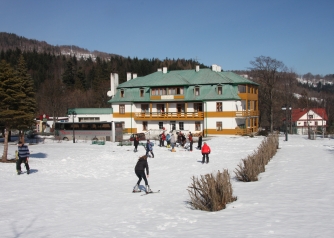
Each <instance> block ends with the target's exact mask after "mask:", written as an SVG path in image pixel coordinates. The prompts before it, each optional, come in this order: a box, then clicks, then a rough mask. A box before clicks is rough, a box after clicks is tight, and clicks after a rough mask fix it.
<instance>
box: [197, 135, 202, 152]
mask: <svg viewBox="0 0 334 238" xmlns="http://www.w3.org/2000/svg"><path fill="white" fill-rule="evenodd" d="M197 149H199V150H201V149H202V133H200V134H199V136H198V144H197Z"/></svg>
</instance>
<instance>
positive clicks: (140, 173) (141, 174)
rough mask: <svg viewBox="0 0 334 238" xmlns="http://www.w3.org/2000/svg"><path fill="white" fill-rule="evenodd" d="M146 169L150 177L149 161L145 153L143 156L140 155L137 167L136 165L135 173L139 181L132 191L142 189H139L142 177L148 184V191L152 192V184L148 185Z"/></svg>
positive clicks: (146, 184)
mask: <svg viewBox="0 0 334 238" xmlns="http://www.w3.org/2000/svg"><path fill="white" fill-rule="evenodd" d="M145 170H146V174H147V177H149V169H148V163H147V156H146V155H143V156H141V157H139V159H138V161H137V164H136V167H135V173H136V175H137V177H138V182H137V184H136V186H135V187H134V188H133V191H132V192H134V193H135V192H140V191H141V190H140V189H139V184H140V182H141V180H142V179H144V181H145V186H146V193H149V192H151V189H150V186H149V185H148V182H147V178H146V175H145Z"/></svg>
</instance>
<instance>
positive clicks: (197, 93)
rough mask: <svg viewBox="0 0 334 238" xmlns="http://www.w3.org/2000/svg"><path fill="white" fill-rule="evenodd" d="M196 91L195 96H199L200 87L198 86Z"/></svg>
mask: <svg viewBox="0 0 334 238" xmlns="http://www.w3.org/2000/svg"><path fill="white" fill-rule="evenodd" d="M194 91H195V92H194V94H195V96H199V87H198V86H196V87H195V89H194Z"/></svg>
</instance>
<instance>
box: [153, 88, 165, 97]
mask: <svg viewBox="0 0 334 238" xmlns="http://www.w3.org/2000/svg"><path fill="white" fill-rule="evenodd" d="M166 94H167V89H166V88H152V89H151V95H153V96H154V95H155V96H159V95H166Z"/></svg>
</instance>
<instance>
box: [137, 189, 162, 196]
mask: <svg viewBox="0 0 334 238" xmlns="http://www.w3.org/2000/svg"><path fill="white" fill-rule="evenodd" d="M153 193H160V190H158V191H156V192H153V191H152V192H149V193H144V194H142V195H140V196H145V195H149V194H153Z"/></svg>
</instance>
